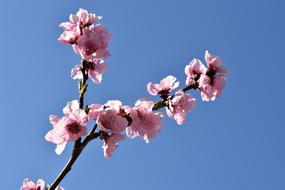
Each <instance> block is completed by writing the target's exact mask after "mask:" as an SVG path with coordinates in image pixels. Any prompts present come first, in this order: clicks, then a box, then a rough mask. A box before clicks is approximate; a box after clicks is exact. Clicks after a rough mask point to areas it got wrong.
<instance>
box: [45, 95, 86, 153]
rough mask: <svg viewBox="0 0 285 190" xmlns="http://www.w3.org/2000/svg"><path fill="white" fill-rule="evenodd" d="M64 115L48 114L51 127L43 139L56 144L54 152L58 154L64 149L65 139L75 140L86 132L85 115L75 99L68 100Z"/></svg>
mask: <svg viewBox="0 0 285 190" xmlns="http://www.w3.org/2000/svg"><path fill="white" fill-rule="evenodd" d="M63 113H64V114H65V116H63V117H61V118H60V117H59V116H56V115H51V116H50V118H49V119H50V123H51V124H52V125H53V129H52V130H50V131H49V132H48V133H47V134H46V136H45V139H46V140H47V141H50V142H53V143H55V144H56V145H57V147H56V149H55V152H56V153H57V154H58V155H60V154H61V153H62V151H63V150H64V148H65V146H66V144H67V141H75V140H77V139H78V138H79V137H81V136H83V135H85V134H86V133H87V128H86V125H87V119H88V117H87V115H86V113H85V111H83V110H82V109H80V108H79V103H78V101H77V100H74V101H71V102H68V103H67V105H66V106H65V107H64V109H63Z"/></svg>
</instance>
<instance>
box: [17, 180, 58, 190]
mask: <svg viewBox="0 0 285 190" xmlns="http://www.w3.org/2000/svg"><path fill="white" fill-rule="evenodd" d="M20 190H46V185H45V182H44V180H42V179H39V180H38V181H37V183H34V182H33V181H31V180H29V179H27V178H26V179H24V181H23V184H22V187H21V188H20ZM56 190H64V189H63V188H62V187H60V186H58V187H57V188H56Z"/></svg>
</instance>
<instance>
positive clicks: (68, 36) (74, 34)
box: [58, 25, 80, 44]
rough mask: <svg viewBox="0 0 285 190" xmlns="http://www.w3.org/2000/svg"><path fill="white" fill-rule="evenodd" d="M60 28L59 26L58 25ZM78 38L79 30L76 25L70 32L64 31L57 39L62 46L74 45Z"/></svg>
mask: <svg viewBox="0 0 285 190" xmlns="http://www.w3.org/2000/svg"><path fill="white" fill-rule="evenodd" d="M60 26H61V25H60ZM79 36H80V28H79V27H78V26H76V25H74V26H73V28H71V30H66V31H64V32H63V33H62V34H61V35H60V36H59V38H58V40H59V41H60V42H61V43H63V44H74V43H75V42H76V40H77V39H78V38H79Z"/></svg>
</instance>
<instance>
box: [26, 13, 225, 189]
mask: <svg viewBox="0 0 285 190" xmlns="http://www.w3.org/2000/svg"><path fill="white" fill-rule="evenodd" d="M101 19H102V17H101V16H97V15H95V14H92V13H89V12H87V11H86V10H84V9H79V11H78V12H77V13H76V15H73V14H71V15H70V16H69V22H63V23H61V24H60V25H59V26H60V27H61V28H63V29H64V32H63V33H62V34H61V35H60V37H59V41H60V42H62V43H63V44H67V45H71V46H72V47H73V50H74V52H75V53H76V54H78V55H79V56H80V57H81V63H80V64H78V65H75V66H74V68H73V69H72V70H71V78H72V79H74V80H78V81H79V82H78V87H79V89H78V90H79V98H78V100H72V101H68V102H67V104H66V106H65V107H64V108H63V115H62V116H58V115H50V117H49V120H50V123H51V125H52V129H51V130H50V131H49V132H48V133H47V134H46V135H45V139H46V140H47V141H49V142H52V143H54V144H56V148H55V152H56V154H58V155H60V154H61V153H62V152H63V151H64V149H65V147H66V144H67V143H68V142H70V141H73V142H74V147H73V151H72V154H71V157H70V159H69V161H68V162H67V164H66V166H65V167H64V168H63V170H62V171H61V172H60V174H59V175H58V176H57V177H56V179H55V180H54V182H53V183H52V184H51V185H50V186H46V185H45V182H44V181H43V180H42V179H39V180H38V181H37V183H34V182H33V181H31V180H29V179H25V180H24V182H23V185H22V187H21V190H45V189H49V190H55V189H56V190H63V188H62V187H60V186H59V183H60V182H61V181H62V180H63V178H64V177H65V176H66V174H67V173H68V172H69V171H70V170H71V169H72V165H73V164H74V162H75V161H76V160H77V158H78V157H79V155H80V154H81V152H82V150H83V149H84V148H85V146H86V145H87V144H88V143H89V142H90V141H92V140H94V139H100V140H102V141H103V152H104V157H105V158H110V157H111V156H112V155H113V153H114V151H115V150H116V148H117V147H118V144H119V143H120V142H121V141H123V140H126V137H128V138H130V139H132V138H142V139H143V140H144V141H145V142H146V143H149V142H150V140H151V139H152V138H154V137H156V136H157V134H158V133H159V132H160V131H161V128H162V127H163V123H162V119H163V117H164V114H163V113H162V112H158V110H161V109H162V108H165V109H166V115H167V116H168V117H170V118H173V119H175V120H176V122H177V124H178V125H182V124H183V123H185V122H186V117H187V113H189V112H192V111H193V109H194V108H195V106H196V99H195V98H194V97H193V96H192V95H191V94H189V93H188V91H189V90H199V91H200V93H201V98H202V100H203V101H205V102H207V101H214V100H215V99H216V98H217V97H218V96H220V95H221V93H222V90H223V88H224V86H225V80H226V77H227V70H226V69H225V68H224V67H223V66H222V62H221V59H220V58H219V57H218V56H215V55H211V54H210V53H209V52H208V51H206V52H205V62H206V65H204V64H203V63H202V61H200V60H199V59H196V58H195V59H193V60H192V61H191V62H190V63H189V64H188V65H186V67H185V74H186V82H185V86H184V88H181V89H178V87H179V81H177V79H176V77H174V76H171V75H169V76H166V77H165V78H164V79H162V80H161V81H160V82H159V83H152V82H149V83H148V84H147V91H148V92H149V94H150V95H152V96H159V97H160V98H161V100H160V101H158V102H153V101H151V100H150V99H148V98H139V99H138V100H137V101H136V102H135V104H134V106H129V105H123V103H122V102H121V101H119V100H109V101H107V102H106V103H104V104H100V103H92V104H89V105H87V104H84V95H85V93H86V92H87V88H88V79H89V78H90V79H91V80H92V82H93V83H94V84H97V85H98V84H100V83H101V82H102V76H103V74H104V72H105V71H106V68H107V67H106V62H105V59H106V58H107V57H109V56H110V55H111V54H110V52H109V50H108V44H109V40H110V39H111V34H110V33H109V32H108V31H107V29H106V28H105V27H104V26H103V25H102V24H98V23H97V22H98V21H100V20H101ZM89 122H93V123H94V127H93V128H92V129H88V128H87V124H88V123H89Z"/></svg>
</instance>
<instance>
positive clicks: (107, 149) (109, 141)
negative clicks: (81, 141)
mask: <svg viewBox="0 0 285 190" xmlns="http://www.w3.org/2000/svg"><path fill="white" fill-rule="evenodd" d="M124 139H125V137H124V136H123V135H121V134H112V135H110V136H108V137H105V138H104V145H103V150H104V157H105V158H110V157H111V156H112V154H113V152H114V151H115V150H116V148H117V146H118V144H119V142H120V141H123V140H124Z"/></svg>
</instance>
